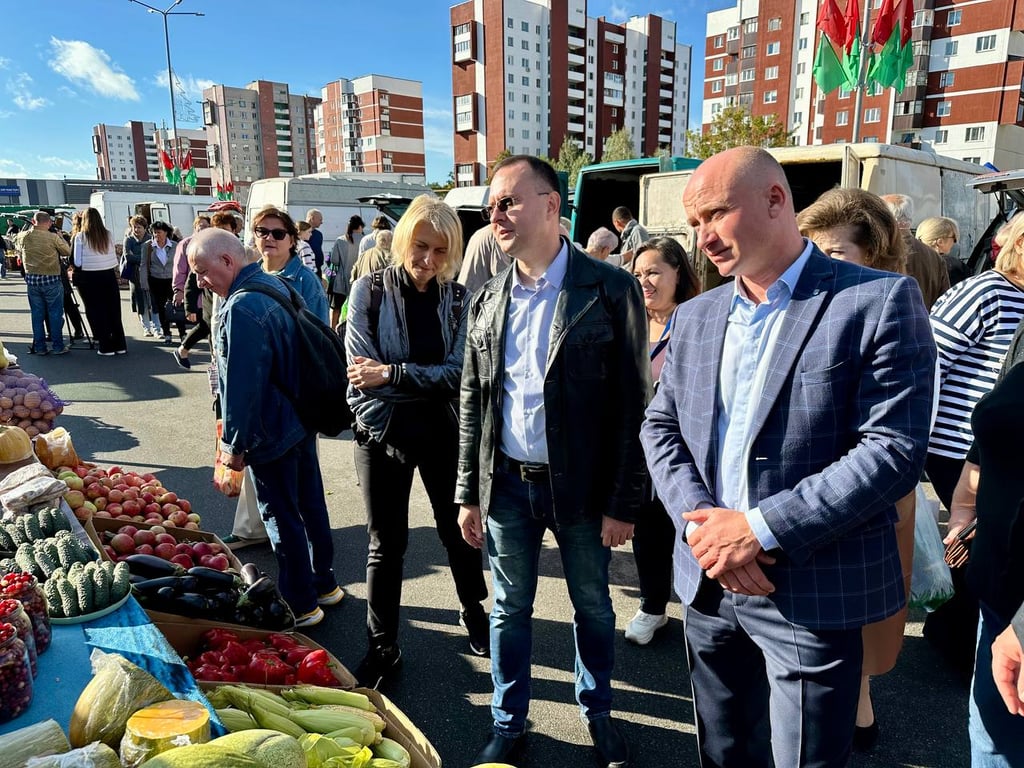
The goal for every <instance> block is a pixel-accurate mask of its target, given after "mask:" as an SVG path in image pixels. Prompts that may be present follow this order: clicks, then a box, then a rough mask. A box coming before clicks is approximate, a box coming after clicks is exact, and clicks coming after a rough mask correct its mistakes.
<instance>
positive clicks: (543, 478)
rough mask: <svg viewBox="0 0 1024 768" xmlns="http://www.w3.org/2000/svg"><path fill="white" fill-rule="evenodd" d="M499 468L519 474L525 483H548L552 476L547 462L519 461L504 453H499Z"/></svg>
mask: <svg viewBox="0 0 1024 768" xmlns="http://www.w3.org/2000/svg"><path fill="white" fill-rule="evenodd" d="M498 469H500V470H502V471H503V472H509V473H511V474H513V475H519V479H520V480H522V481H523V482H524V483H546V482H547V481H548V478H549V476H550V474H549V472H548V465H547V464H536V463H534V462H529V461H518V460H516V459H513V458H512V457H510V456H506V455H505V454H503V453H500V454H498Z"/></svg>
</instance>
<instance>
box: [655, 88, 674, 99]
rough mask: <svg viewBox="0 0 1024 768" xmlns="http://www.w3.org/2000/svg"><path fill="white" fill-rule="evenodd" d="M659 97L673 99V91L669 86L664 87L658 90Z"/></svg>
mask: <svg viewBox="0 0 1024 768" xmlns="http://www.w3.org/2000/svg"><path fill="white" fill-rule="evenodd" d="M658 97H659V98H662V99H671V98H672V91H670V90H668V89H667V88H662V89H660V90H659V91H658Z"/></svg>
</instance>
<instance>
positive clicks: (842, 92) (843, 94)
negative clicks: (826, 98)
mask: <svg viewBox="0 0 1024 768" xmlns="http://www.w3.org/2000/svg"><path fill="white" fill-rule="evenodd" d="M839 98H840V99H848V98H850V89H849V88H847V87H846V86H845V85H841V86H839Z"/></svg>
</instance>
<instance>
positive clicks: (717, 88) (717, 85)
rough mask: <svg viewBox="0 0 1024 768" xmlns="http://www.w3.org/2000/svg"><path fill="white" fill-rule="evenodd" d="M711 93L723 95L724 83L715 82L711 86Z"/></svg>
mask: <svg viewBox="0 0 1024 768" xmlns="http://www.w3.org/2000/svg"><path fill="white" fill-rule="evenodd" d="M711 92H712V93H721V92H722V81H721V80H715V82H713V83H712V84H711Z"/></svg>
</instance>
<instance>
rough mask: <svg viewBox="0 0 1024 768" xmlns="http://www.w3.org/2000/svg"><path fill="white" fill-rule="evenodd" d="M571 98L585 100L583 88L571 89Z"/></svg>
mask: <svg viewBox="0 0 1024 768" xmlns="http://www.w3.org/2000/svg"><path fill="white" fill-rule="evenodd" d="M569 98H570V99H576V100H577V101H582V100H583V99H584V93H583V89H582V88H569Z"/></svg>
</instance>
